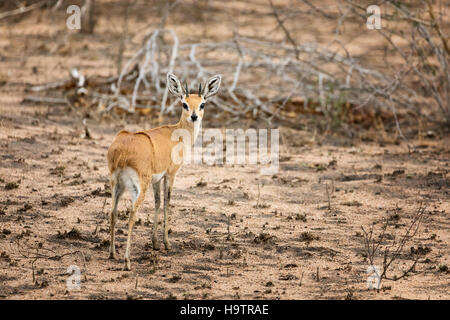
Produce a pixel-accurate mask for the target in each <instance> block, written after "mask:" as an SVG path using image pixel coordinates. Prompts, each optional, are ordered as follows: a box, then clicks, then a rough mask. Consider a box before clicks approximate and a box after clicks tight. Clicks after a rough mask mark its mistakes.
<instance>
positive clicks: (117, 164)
mask: <svg viewBox="0 0 450 320" xmlns="http://www.w3.org/2000/svg"><path fill="white" fill-rule="evenodd" d="M220 82H221V76H220V75H216V76H214V77H212V78H210V79H209V80H208V81H207V82H206V85H205V86H204V89H203V90H202V86H201V84H200V86H199V90H198V94H192V93H191V94H190V93H189V89H188V86H187V84H186V87H185V89H183V87H182V86H181V83H180V81H179V80H178V78H177V77H176V76H175V75H173V74H171V73H168V74H167V86H168V88H169V91H170V92H171V93H172V94H174V95H175V96H176V97H177V98H179V99H180V100H181V103H182V107H183V109H182V113H181V119H180V121H179V122H178V123H177V124H174V125H167V126H162V127H159V128H154V129H150V130H145V131H139V132H134V133H132V132H128V131H125V130H122V131H120V132H119V133H118V134H117V136H116V138H115V139H114V141H113V143H112V144H111V146H110V147H109V149H108V167H109V172H110V178H111V186H112V212H111V220H110V221H111V230H110V231H111V243H110V248H109V253H110V258H111V259H115V257H116V248H115V241H114V226H115V224H116V221H117V206H118V203H119V200H120V197H121V196H122V194H123V193H124V191H125V190H128V191H129V192H130V194H131V198H132V202H133V207H132V210H131V213H130V217H129V221H128V238H127V246H126V249H125V269H126V270H130V247H131V235H132V231H133V226H134V223H135V221H136V212H137V210H138V209H139V206H140V205H141V204H142V201H143V200H144V197H145V192H146V191H147V187H148V186H149V184H150V182H151V183H152V185H153V193H154V196H155V216H154V220H153V234H152V242H153V248H154V249H155V250H159V244H158V240H157V236H156V233H157V229H158V213H159V207H160V203H161V197H160V190H161V180H162V179H163V178H164V238H163V239H164V246H165V248H166V250H170V247H171V246H170V243H169V237H168V225H167V218H168V214H169V203H170V196H171V193H172V186H173V182H174V180H175V174H176V173H177V171H178V169H179V168H180V166H181V164H182V163H183V156H184V155H183V152H182V150H180V152H178V153H179V158H178V159H172V150H173V149H174V148H175V146H177V145H178V143H187V142H184V140H183V141H181V140H179V139H172V133H173V132H174V131H175V130H177V129H184V130H186V132H188V133H189V134H190V137H191V139H187V140H190V141H191V143H192V144H193V143H194V142H195V138H196V136H197V134H198V131H199V129H200V125H201V122H202V119H203V112H204V108H205V102H206V99H208V98H209V97H211V96H213V95H215V94H217V92H218V91H219V86H220ZM180 149H182V148H180ZM176 150H179V149H178V148H177V149H176ZM176 150H175V151H176ZM174 160H176V161H174Z"/></svg>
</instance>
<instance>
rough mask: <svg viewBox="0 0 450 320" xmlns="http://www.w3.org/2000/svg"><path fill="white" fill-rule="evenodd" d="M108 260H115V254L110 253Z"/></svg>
mask: <svg viewBox="0 0 450 320" xmlns="http://www.w3.org/2000/svg"><path fill="white" fill-rule="evenodd" d="M109 259H111V260H116V253H115V252H110V253H109Z"/></svg>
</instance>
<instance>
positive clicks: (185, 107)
mask: <svg viewBox="0 0 450 320" xmlns="http://www.w3.org/2000/svg"><path fill="white" fill-rule="evenodd" d="M183 108H184V109H185V110H189V106H188V105H187V103H185V102H183Z"/></svg>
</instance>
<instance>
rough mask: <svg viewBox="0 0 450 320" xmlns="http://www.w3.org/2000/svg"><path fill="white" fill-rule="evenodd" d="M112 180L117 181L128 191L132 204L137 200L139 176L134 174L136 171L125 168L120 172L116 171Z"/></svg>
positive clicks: (139, 191) (139, 189)
mask: <svg viewBox="0 0 450 320" xmlns="http://www.w3.org/2000/svg"><path fill="white" fill-rule="evenodd" d="M113 179H116V181H117V179H118V181H117V183H120V184H121V185H122V186H123V187H124V188H125V189H126V190H128V191H129V192H130V194H131V197H132V201H133V203H134V202H135V201H136V199H137V198H138V196H139V194H140V193H141V188H140V185H141V184H140V183H139V176H138V174H137V172H136V170H134V169H132V168H130V167H125V168H123V169H122V170H120V171H119V170H117V171H116V172H114V174H113Z"/></svg>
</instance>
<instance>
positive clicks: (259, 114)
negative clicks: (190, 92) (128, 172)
mask: <svg viewBox="0 0 450 320" xmlns="http://www.w3.org/2000/svg"><path fill="white" fill-rule="evenodd" d="M293 2H294V4H297V5H292V6H289V8H288V7H286V6H277V5H276V4H275V3H274V2H273V1H272V0H269V1H267V3H265V4H264V3H263V4H262V5H263V6H265V7H264V8H265V11H264V12H265V14H268V15H270V16H273V17H274V19H273V21H274V23H275V24H276V25H275V29H279V30H281V31H282V33H283V35H284V37H285V41H275V40H267V39H261V38H256V37H254V38H251V37H246V36H242V35H240V34H239V30H235V31H234V36H233V37H232V38H230V39H228V40H225V41H218V42H217V41H216V42H197V43H184V42H183V41H182V40H181V41H180V39H179V38H178V35H177V34H176V33H175V31H174V30H172V29H170V28H166V27H165V25H166V18H167V15H168V14H169V13H170V11H171V10H172V9H174V8H175V7H176V6H177V4H178V1H175V2H173V3H172V4H167V5H166V7H165V10H164V14H163V18H162V21H161V23H160V25H159V27H158V28H157V29H155V30H153V31H152V32H151V33H149V34H147V35H146V36H145V41H144V43H143V45H142V47H140V48H137V50H136V51H135V54H134V55H133V56H132V57H131V58H129V59H128V61H127V62H126V63H124V65H123V67H122V68H121V72H120V75H119V76H118V77H117V78H110V79H106V80H105V81H100V83H99V82H96V83H95V86H96V87H95V86H94V87H92V88H91V90H90V91H89V97H90V98H91V100H92V101H93V102H94V103H98V104H99V105H105V106H106V111H109V110H111V109H113V108H122V109H125V110H127V111H129V112H134V111H135V110H136V108H152V109H156V110H158V112H159V113H160V115H164V114H171V113H174V112H175V103H176V102H175V101H169V99H170V98H169V95H168V92H167V88H166V87H165V74H166V73H167V72H169V71H170V72H176V73H177V74H178V75H179V76H180V77H181V78H182V80H187V79H189V85H190V87H191V88H196V87H197V86H198V84H199V83H201V82H203V81H204V80H205V79H206V78H207V77H208V76H210V75H212V74H213V73H218V72H220V73H222V74H223V76H224V81H223V88H224V89H223V90H222V93H221V95H220V96H218V97H216V98H214V100H213V101H212V104H213V105H214V107H215V108H217V110H220V111H222V112H226V113H228V114H230V115H231V121H237V120H238V119H241V118H242V117H244V116H246V117H248V116H251V117H253V118H255V119H262V120H264V121H266V122H267V123H268V124H269V125H271V124H272V121H273V120H274V119H275V120H283V121H287V122H290V123H292V124H295V121H293V120H292V119H291V117H290V115H289V112H288V111H289V110H288V109H289V108H288V107H289V106H292V105H295V106H296V108H297V109H309V110H312V111H313V112H318V113H320V114H323V115H325V116H326V117H327V118H329V119H330V120H331V121H333V120H336V119H337V120H339V118H340V117H342V114H343V113H344V111H345V110H346V109H351V108H353V109H363V108H383V109H388V110H390V111H391V112H392V113H393V115H394V119H395V120H396V123H397V129H398V131H399V133H400V135H401V136H403V133H402V131H401V129H400V126H399V123H398V121H397V120H398V119H397V111H398V110H399V109H401V110H407V111H408V112H412V113H414V114H416V115H417V116H423V117H426V118H427V119H429V120H432V121H437V122H442V120H441V119H444V122H445V123H446V124H447V125H448V124H450V72H449V66H448V57H449V50H448V45H447V42H446V35H445V32H444V30H443V28H442V19H441V18H440V17H439V15H438V13H437V9H436V8H435V5H434V4H433V3H432V2H431V1H430V0H417V1H415V2H414V5H406V4H402V3H400V2H398V1H393V0H384V1H379V5H383V8H387V9H386V12H384V13H383V16H382V19H383V20H382V21H384V22H383V27H382V29H379V30H376V31H372V32H379V33H380V34H381V35H382V36H383V37H384V39H385V43H384V44H383V45H385V46H387V47H388V48H389V50H391V52H394V53H395V55H398V57H399V58H401V59H402V60H403V62H404V63H400V64H399V63H397V64H395V65H394V64H393V63H392V62H391V61H390V60H389V59H388V58H387V57H385V64H384V65H383V66H382V67H373V66H371V67H369V66H368V65H367V63H364V62H363V61H362V60H361V59H359V58H358V57H354V56H352V55H351V53H350V51H349V50H348V49H347V48H346V44H344V43H342V42H341V41H340V40H339V37H338V36H339V34H340V32H341V31H340V29H341V28H342V26H343V25H344V23H345V21H347V20H349V21H354V20H357V19H359V21H360V23H361V26H362V27H363V28H365V23H366V19H367V13H366V6H364V5H361V4H360V3H355V2H353V1H351V0H343V1H338V8H339V12H336V11H333V12H331V11H330V12H329V11H328V10H327V8H320V7H318V6H316V5H315V4H313V3H312V2H310V1H306V0H296V1H293ZM300 4H303V6H300ZM305 4H306V7H307V8H308V9H307V10H304V7H305V6H304V5H305ZM299 8H303V9H299ZM125 10H128V7H127V6H125ZM246 14H250V13H246ZM301 14H303V15H305V14H306V15H314V16H321V17H323V18H324V19H327V20H330V21H335V22H336V34H335V37H334V39H333V40H332V41H331V44H337V45H338V47H339V49H334V50H331V49H330V45H320V44H318V43H298V41H297V40H296V38H295V36H293V34H292V33H291V32H290V30H289V25H288V23H289V22H292V20H294V19H298V16H299V15H301ZM399 38H401V39H403V40H405V41H406V43H407V44H408V45H406V46H405V45H399V44H398V43H399V40H398V39H399ZM121 41H123V39H122V40H121ZM119 51H120V57H119V65H120V66H121V65H122V52H123V50H119ZM124 59H126V58H125V57H124ZM88 80H89V79H88ZM87 83H89V81H87ZM111 84H112V85H111ZM91 85H92V83H91ZM41 88H42V87H41ZM47 88H49V87H47ZM51 88H54V87H51ZM437 110H440V112H441V113H442V115H443V117H438V116H437V115H436V112H435V111H437ZM403 137H404V136H403Z"/></svg>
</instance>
